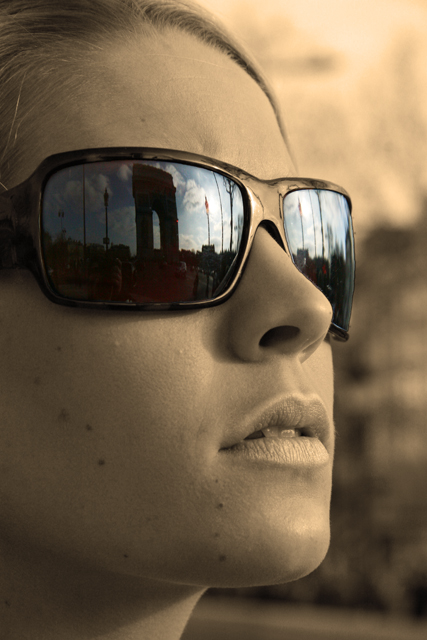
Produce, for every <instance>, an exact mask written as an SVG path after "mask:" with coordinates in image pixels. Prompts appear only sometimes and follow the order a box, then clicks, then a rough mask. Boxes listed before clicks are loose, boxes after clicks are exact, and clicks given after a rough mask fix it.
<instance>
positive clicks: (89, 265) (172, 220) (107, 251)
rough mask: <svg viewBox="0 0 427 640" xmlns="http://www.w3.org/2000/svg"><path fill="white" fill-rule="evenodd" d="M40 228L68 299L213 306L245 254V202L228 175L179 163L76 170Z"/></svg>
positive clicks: (60, 176)
mask: <svg viewBox="0 0 427 640" xmlns="http://www.w3.org/2000/svg"><path fill="white" fill-rule="evenodd" d="M42 228H43V257H44V261H45V265H46V271H47V274H48V277H49V279H50V282H51V286H52V287H53V288H54V289H55V290H56V291H57V292H58V293H59V294H60V295H61V296H63V297H67V298H71V299H78V300H93V301H111V300H115V301H122V302H128V303H149V302H165V303H173V302H180V301H181V302H189V301H192V300H206V299H210V298H212V297H213V296H215V295H218V293H220V292H221V290H222V288H223V287H224V285H225V283H226V281H227V277H228V276H229V274H230V269H231V267H232V265H233V262H234V260H235V258H236V255H237V253H238V251H239V247H240V241H241V236H242V230H243V198H242V194H241V191H240V188H239V186H238V185H237V184H236V183H235V182H234V181H233V180H231V179H229V178H228V177H226V176H223V175H222V174H220V173H217V172H214V171H210V170H208V169H204V168H201V167H196V166H190V165H186V164H181V163H176V162H154V161H144V160H140V161H121V160H115V161H109V162H96V163H90V164H85V165H75V166H72V167H67V168H66V169H62V170H60V171H58V172H57V173H55V174H54V175H53V176H51V178H50V179H49V181H48V183H47V185H46V188H45V191H44V194H43V206H42Z"/></svg>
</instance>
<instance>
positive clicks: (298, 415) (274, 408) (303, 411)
mask: <svg viewBox="0 0 427 640" xmlns="http://www.w3.org/2000/svg"><path fill="white" fill-rule="evenodd" d="M239 432H240V433H239V436H237V435H236V436H231V437H233V438H235V439H234V443H232V442H230V443H227V444H226V445H225V446H224V447H222V448H221V449H220V452H221V453H224V454H228V455H232V456H233V457H234V458H235V459H236V458H240V459H246V460H249V461H253V462H268V463H273V464H275V465H278V464H279V465H288V466H289V465H290V466H307V465H308V466H313V465H314V466H318V465H324V464H326V463H328V462H329V459H330V458H329V452H328V449H329V448H330V446H329V442H330V441H331V436H332V424H331V420H330V419H329V418H328V415H327V412H326V409H325V406H324V404H323V403H322V401H321V400H320V398H319V397H318V396H304V395H299V394H298V395H297V394H294V395H291V396H287V397H285V398H283V399H282V400H281V401H280V402H276V403H275V404H273V405H271V406H270V407H268V408H267V409H266V410H264V411H262V412H261V413H259V414H258V416H256V417H255V419H254V418H252V419H251V420H250V421H244V424H243V425H242V426H241V427H240V428H239ZM240 434H241V435H240Z"/></svg>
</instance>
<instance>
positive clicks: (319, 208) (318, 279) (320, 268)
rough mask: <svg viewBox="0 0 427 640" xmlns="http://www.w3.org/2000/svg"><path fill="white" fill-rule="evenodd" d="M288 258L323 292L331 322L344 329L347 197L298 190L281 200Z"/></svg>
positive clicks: (349, 293) (349, 233) (348, 297)
mask: <svg viewBox="0 0 427 640" xmlns="http://www.w3.org/2000/svg"><path fill="white" fill-rule="evenodd" d="M283 213H284V225H285V233H286V238H287V241H288V246H289V249H290V251H291V254H292V259H293V261H294V263H295V265H296V266H297V267H298V269H299V271H301V273H303V274H304V275H305V276H306V277H307V278H308V279H309V280H311V282H313V283H314V284H315V285H316V286H317V287H319V289H320V290H321V291H322V292H323V293H324V294H325V296H326V297H327V298H328V300H329V302H330V303H331V305H332V309H333V319H332V321H333V322H334V323H335V324H336V325H338V326H339V327H341V328H342V329H345V330H346V331H348V327H349V323H350V315H351V306H352V300H353V290H354V246H353V230H352V222H351V216H350V208H349V203H348V201H347V199H346V198H345V197H344V196H343V195H341V194H340V193H336V192H335V191H327V190H325V189H301V190H298V191H292V192H291V193H288V194H287V195H286V197H285V198H284V201H283Z"/></svg>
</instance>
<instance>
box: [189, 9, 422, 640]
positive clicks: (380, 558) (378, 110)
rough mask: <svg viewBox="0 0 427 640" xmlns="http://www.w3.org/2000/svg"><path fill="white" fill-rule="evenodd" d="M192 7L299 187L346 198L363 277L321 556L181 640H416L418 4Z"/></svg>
mask: <svg viewBox="0 0 427 640" xmlns="http://www.w3.org/2000/svg"><path fill="white" fill-rule="evenodd" d="M202 3H203V4H205V5H206V6H208V7H209V8H210V9H211V10H213V11H214V12H215V13H217V14H218V15H219V16H220V17H222V19H223V20H224V21H225V22H226V23H227V24H228V25H229V26H230V27H231V29H232V30H233V31H235V32H237V33H238V35H240V38H241V39H242V40H243V41H244V42H245V43H246V45H247V46H248V48H249V49H250V50H251V51H252V52H253V53H254V55H255V57H256V58H257V59H258V60H259V62H260V63H261V65H262V67H263V68H264V70H265V71H266V74H267V75H268V77H269V79H270V81H271V83H272V85H273V87H274V89H275V91H276V94H277V96H278V99H279V101H280V103H281V105H282V109H283V113H284V117H285V122H286V125H287V130H288V134H289V138H290V142H291V146H292V149H293V152H294V155H295V156H296V158H297V163H298V169H299V174H300V175H305V176H310V177H317V178H325V179H327V180H331V181H333V182H336V183H338V184H340V185H342V186H344V187H345V188H346V189H347V190H348V191H349V193H350V195H351V197H352V200H353V206H354V212H353V213H354V225H355V230H356V242H357V262H358V264H357V266H358V272H357V286H356V291H357V293H356V296H355V306H354V315H353V321H352V326H351V331H350V336H351V337H350V341H349V342H348V343H347V344H345V345H342V344H341V343H336V344H335V346H334V356H335V364H336V406H335V418H336V427H337V432H338V437H337V448H336V465H335V474H334V488H333V499H332V513H331V523H332V544H331V548H330V551H329V554H328V556H327V558H326V560H325V561H324V563H323V564H322V565H321V566H320V567H319V569H317V571H315V572H314V573H313V574H312V575H310V576H308V577H307V578H304V579H302V580H300V581H298V582H295V583H290V584H286V585H282V586H274V587H263V588H256V589H240V590H227V591H225V590H224V591H223V590H212V591H210V592H208V594H207V595H206V596H205V597H204V598H203V599H202V601H201V602H200V605H199V606H198V608H197V609H196V612H195V615H194V617H193V620H192V621H191V622H190V625H189V627H188V629H187V632H186V635H185V636H184V638H186V639H187V640H190V639H191V638H203V640H210V639H211V638H212V639H213V638H221V640H227V639H228V638H230V639H234V638H242V639H244V640H251V639H253V640H256V639H258V638H265V639H266V640H270V639H273V638H286V639H287V640H293V639H294V638H298V639H303V638H313V639H315V638H354V639H356V638H396V640H397V639H398V638H402V640H403V639H404V640H408V639H410V638H414V639H415V638H420V639H421V638H427V0H203V1H202ZM285 631H286V634H285Z"/></svg>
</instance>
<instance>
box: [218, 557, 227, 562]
mask: <svg viewBox="0 0 427 640" xmlns="http://www.w3.org/2000/svg"><path fill="white" fill-rule="evenodd" d="M218 559H219V561H220V562H225V561H226V560H227V556H219V558H218Z"/></svg>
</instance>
